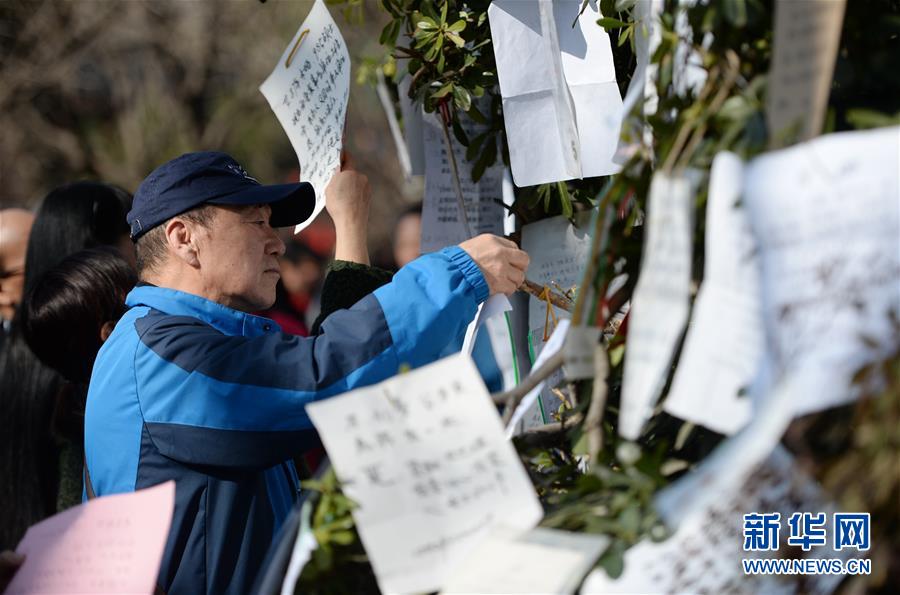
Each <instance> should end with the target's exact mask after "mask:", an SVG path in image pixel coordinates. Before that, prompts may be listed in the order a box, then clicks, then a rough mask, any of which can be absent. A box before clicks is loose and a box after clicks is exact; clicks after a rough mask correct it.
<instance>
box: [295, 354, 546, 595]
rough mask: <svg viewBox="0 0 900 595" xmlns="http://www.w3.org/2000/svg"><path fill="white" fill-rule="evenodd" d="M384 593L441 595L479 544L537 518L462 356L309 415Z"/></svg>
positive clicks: (531, 496)
mask: <svg viewBox="0 0 900 595" xmlns="http://www.w3.org/2000/svg"><path fill="white" fill-rule="evenodd" d="M307 412H308V413H309V415H310V418H311V419H312V421H313V423H314V424H315V426H316V428H317V429H318V430H319V434H320V436H321V437H322V441H323V442H324V444H325V448H326V449H327V451H328V454H329V456H330V458H331V461H332V463H333V464H334V467H335V471H336V473H337V475H338V477H339V478H340V480H341V482H342V484H343V486H344V490H345V492H346V494H347V495H348V496H349V497H350V498H352V499H353V500H354V501H356V502H357V503H358V504H359V508H358V509H357V510H355V511H354V519H355V521H356V526H357V528H358V529H359V533H360V537H361V538H362V541H363V545H364V546H365V547H366V551H367V552H368V554H369V558H370V560H371V561H372V565H373V568H374V570H375V574H376V576H377V578H378V582H379V586H380V587H381V589H382V591H384V592H399V593H408V592H425V591H435V590H438V589H440V588H441V587H442V586H443V584H444V581H445V580H446V578H447V576H448V575H447V573H448V572H449V571H450V570H451V569H452V567H453V565H454V564H456V563H458V562H459V561H460V559H461V556H464V555H465V554H466V553H467V552H468V551H469V550H470V549H471V548H472V547H474V545H475V544H477V542H478V541H479V539H481V538H482V537H483V536H484V531H485V530H487V529H490V528H493V527H495V526H499V525H504V526H509V527H511V528H514V529H520V530H526V529H530V528H531V527H533V526H534V525H535V524H537V522H538V521H539V520H540V518H541V516H542V511H541V507H540V504H539V503H538V500H537V496H536V495H535V493H534V488H533V487H532V485H531V482H530V480H529V479H528V476H527V474H526V472H525V470H524V468H523V467H522V464H521V462H520V461H519V459H518V457H517V455H516V454H515V451H514V450H513V447H512V445H511V444H509V443H508V442H507V441H506V440H505V439H504V436H503V431H502V426H501V423H500V418H499V416H498V415H497V411H496V409H495V408H494V405H493V403H492V402H491V400H490V397H489V395H488V393H487V390H486V388H485V387H484V384H483V383H482V382H481V380H480V377H479V376H478V373H477V370H476V368H475V366H474V364H473V363H472V360H471V359H470V358H469V357H468V356H467V355H462V354H461V355H455V356H451V357H448V358H446V359H443V360H440V361H439V362H437V363H434V364H431V365H429V366H426V367H423V368H420V369H419V370H416V371H413V372H410V373H407V374H401V375H399V376H396V377H394V378H392V379H390V380H387V381H385V382H383V383H381V384H379V385H376V386H372V387H368V388H363V389H359V390H355V391H352V392H350V393H347V394H345V395H342V396H339V397H334V398H331V399H328V400H325V401H321V402H318V403H314V404H311V405H308V406H307Z"/></svg>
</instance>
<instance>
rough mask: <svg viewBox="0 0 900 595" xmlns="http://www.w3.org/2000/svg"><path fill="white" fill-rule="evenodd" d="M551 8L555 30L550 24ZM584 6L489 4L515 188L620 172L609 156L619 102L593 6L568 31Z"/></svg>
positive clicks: (520, 0)
mask: <svg viewBox="0 0 900 595" xmlns="http://www.w3.org/2000/svg"><path fill="white" fill-rule="evenodd" d="M551 4H552V12H553V20H554V21H555V25H556V27H555V30H553V28H552V27H549V26H548V24H549V23H548V17H549V12H550V10H549V9H550V8H551ZM581 4H582V3H581V2H580V0H557V1H555V2H552V3H551V2H550V1H549V0H494V2H493V3H491V6H490V8H489V9H488V18H489V19H490V26H491V37H492V40H493V47H494V56H495V57H496V60H497V77H498V79H499V82H500V92H501V94H502V96H503V114H504V119H505V124H506V134H507V137H508V138H509V150H510V162H511V165H512V175H513V179H514V180H515V183H516V185H517V186H532V185H535V184H544V183H548V182H556V181H560V180H569V179H573V178H590V177H596V176H604V175H609V174H612V173H616V172H617V171H618V170H619V166H618V165H617V164H615V163H613V161H612V157H613V154H614V153H615V150H616V145H617V144H618V138H619V127H620V125H621V117H622V97H621V95H620V94H619V89H618V86H617V83H616V72H615V67H614V66H613V60H612V48H611V46H610V42H609V36H608V35H607V34H606V32H605V31H604V30H603V29H602V28H601V27H598V26H597V25H596V21H597V19H598V18H600V14H599V12H597V10H596V8H594V7H592V6H590V5H589V6H587V8H585V11H584V14H582V16H581V18H579V19H578V22H577V24H576V25H575V27H574V28H573V27H572V23H573V22H574V21H575V20H576V17H577V16H578V13H579V11H580V9H581ZM542 14H543V15H544V16H543V18H542ZM554 34H555V35H554Z"/></svg>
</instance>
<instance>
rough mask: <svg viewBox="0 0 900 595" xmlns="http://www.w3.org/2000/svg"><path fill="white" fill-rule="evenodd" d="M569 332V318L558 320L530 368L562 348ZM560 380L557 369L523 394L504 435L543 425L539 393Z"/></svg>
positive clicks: (511, 434) (542, 363) (536, 366)
mask: <svg viewBox="0 0 900 595" xmlns="http://www.w3.org/2000/svg"><path fill="white" fill-rule="evenodd" d="M568 332H569V319H568V318H564V319H563V320H560V321H559V324H558V325H557V326H556V329H555V330H554V331H553V334H552V335H550V339H549V340H548V341H547V343H546V344H545V345H544V348H543V349H542V350H541V352H540V353H539V354H538V356H537V358H536V359H535V360H534V364H533V365H532V370H538V369H539V368H540V367H541V366H542V365H544V362H546V361H547V360H548V359H550V358H551V357H553V356H554V355H556V354H557V353H559V350H560V349H562V348H563V345H565V342H566V335H567V334H568ZM560 381H562V371H561V370H560V371H558V372H556V373H555V374H552V375H550V376H549V377H548V378H547V379H546V380H544V382H541V383H540V384H538V385H537V386H535V387H534V388H533V389H531V391H529V393H528V394H527V395H525V396H524V397H523V398H522V400H521V401H519V405H518V406H517V407H516V410H515V411H514V412H513V415H512V417H511V418H510V420H509V423H508V424H507V425H506V437H507V438H512V437H513V436H516V435H518V434H521V433H522V432H523V431H524V430H528V429H530V428H534V427H537V426H541V425H543V424H544V423H545V422H544V420H543V418H542V417H541V415H540V404H539V403H538V397H539V396H540V395H541V391H542V390H543V388H544V386H556V385H557V384H559V382H560Z"/></svg>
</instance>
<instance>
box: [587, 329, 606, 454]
mask: <svg viewBox="0 0 900 595" xmlns="http://www.w3.org/2000/svg"><path fill="white" fill-rule="evenodd" d="M608 375H609V358H608V356H607V355H606V350H605V349H604V348H603V346H602V345H597V346H596V347H595V348H594V387H593V389H592V390H591V404H590V405H589V406H588V411H587V416H586V417H585V420H584V432H585V434H586V435H587V442H588V454H589V455H590V456H591V457H593V456H594V455H595V454H597V453H598V452H600V449H602V448H603V412H604V411H605V410H606V395H607V392H608V390H609V386H608V385H607V383H606V377H607V376H608Z"/></svg>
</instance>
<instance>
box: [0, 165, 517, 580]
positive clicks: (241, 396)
mask: <svg viewBox="0 0 900 595" xmlns="http://www.w3.org/2000/svg"><path fill="white" fill-rule="evenodd" d="M369 192H370V190H369V187H368V181H367V179H366V177H365V176H364V175H362V174H360V173H359V172H356V171H354V170H353V169H352V168H351V167H348V166H345V167H343V168H342V169H341V170H340V171H338V172H336V173H335V175H334V177H333V179H332V181H331V183H330V185H329V187H328V189H327V191H326V196H327V200H326V209H327V211H328V214H329V215H330V217H331V219H332V220H333V222H334V229H335V235H334V246H333V255H332V254H328V253H326V252H325V251H324V250H323V249H322V247H321V246H319V247H318V250H317V249H315V248H313V247H310V246H309V245H304V244H302V243H300V242H297V241H295V240H294V238H292V236H291V235H290V233H289V232H288V233H287V234H284V233H281V232H279V231H277V230H276V228H278V227H286V228H290V227H292V226H293V225H295V224H298V223H301V222H304V221H306V220H307V218H308V217H309V216H310V214H311V212H312V205H313V203H314V201H315V195H314V192H313V190H312V188H311V186H309V185H308V184H305V183H297V184H281V185H274V186H265V185H260V184H259V183H258V182H257V181H256V180H255V179H254V178H252V177H250V176H249V175H248V174H247V173H246V172H245V171H244V170H243V169H242V168H241V166H240V165H239V164H238V163H237V162H236V161H235V160H234V159H232V158H231V157H229V156H228V155H225V154H223V153H213V152H205V153H191V154H187V155H183V156H181V157H179V158H177V159H174V160H172V161H170V162H168V163H166V164H163V165H162V166H160V167H159V168H157V169H156V170H154V171H153V172H152V173H151V174H150V175H149V176H148V177H147V178H146V179H145V180H144V182H143V183H142V184H141V185H140V187H139V188H138V189H137V191H136V193H135V195H134V196H132V195H131V194H130V193H128V192H127V191H125V190H123V189H121V188H118V187H115V186H113V185H110V184H105V183H101V182H78V183H73V184H69V185H66V186H62V187H60V188H56V189H54V190H53V191H51V192H50V193H49V194H48V195H47V196H46V197H45V198H44V199H43V201H42V202H41V204H40V206H39V208H38V209H37V212H36V213H34V214H32V213H31V212H29V211H26V210H23V209H5V210H2V211H0V315H2V321H3V323H2V330H0V370H2V376H0V408H2V412H3V419H4V420H5V426H6V427H5V430H4V432H3V433H0V436H2V437H0V473H2V477H0V517H2V518H0V550H12V549H14V548H15V546H16V544H17V542H18V541H19V539H21V537H22V536H23V534H24V533H25V531H26V529H27V528H28V527H29V526H30V525H32V524H34V523H36V522H38V521H40V520H42V519H44V518H46V517H48V516H50V515H53V514H55V513H56V512H59V511H62V510H65V509H67V508H69V507H71V506H74V505H77V504H79V503H81V502H83V501H85V500H87V499H90V498H93V497H95V496H104V495H109V494H115V493H122V492H129V491H134V490H137V489H141V488H145V487H149V486H151V485H156V484H158V483H162V482H164V481H167V480H171V479H174V480H175V481H176V506H175V513H174V519H173V523H172V529H171V531H170V535H169V540H168V543H167V546H166V549H165V552H164V556H163V560H162V567H161V570H160V574H159V580H158V586H159V588H160V589H162V590H163V591H164V592H167V593H179V592H190V593H197V592H216V593H224V592H236V593H242V592H246V591H247V590H248V589H249V588H250V586H251V585H252V582H253V580H254V579H255V577H256V574H257V573H258V572H259V570H260V566H261V564H262V561H263V556H264V555H265V552H266V551H267V549H268V546H269V545H270V543H271V541H272V539H273V538H274V536H275V534H276V532H277V530H278V528H279V525H280V523H281V522H282V521H283V520H284V518H285V516H286V514H287V513H288V511H289V510H290V508H291V507H292V505H293V504H294V501H295V499H296V498H297V494H298V490H299V481H298V480H299V478H300V477H301V475H302V474H303V473H309V472H310V471H311V470H313V469H314V468H315V465H316V464H317V462H318V459H319V458H320V457H321V454H322V453H321V451H320V450H318V448H319V447H318V440H317V436H316V434H315V431H314V429H313V428H312V425H311V423H310V421H309V419H308V418H307V416H306V414H305V412H304V404H305V403H308V402H310V401H312V400H316V399H322V398H327V397H330V396H333V395H336V394H339V393H341V392H344V391H346V390H349V389H352V388H354V387H357V386H363V385H367V384H371V383H374V382H378V381H380V380H383V379H385V378H387V377H390V376H392V375H393V374H395V373H397V371H398V370H399V369H400V368H401V367H402V366H405V365H409V366H412V367H416V366H420V365H424V364H426V363H429V362H431V361H433V360H435V359H437V358H438V357H440V356H441V355H444V354H446V352H447V350H448V349H451V350H452V349H453V345H458V343H459V339H460V338H461V336H462V334H463V332H464V330H465V326H466V324H467V322H468V321H469V320H471V318H472V317H473V315H474V313H475V311H476V309H477V307H478V304H479V303H480V302H482V301H484V300H485V299H487V297H488V296H489V295H490V294H493V293H497V292H503V293H511V292H512V291H514V290H515V289H516V287H518V286H519V285H520V284H521V282H522V281H523V279H524V275H525V270H526V269H527V265H528V257H527V255H526V254H525V253H524V252H522V251H521V250H519V249H518V248H517V247H516V246H515V244H513V243H512V242H510V241H508V240H505V239H503V238H499V237H496V236H490V235H483V236H478V237H476V238H473V239H471V240H468V241H466V242H464V243H462V244H461V245H460V246H454V247H450V248H447V249H444V250H442V251H439V252H436V253H433V254H429V255H425V256H422V257H419V256H418V245H417V236H418V226H419V221H418V219H419V217H420V215H419V212H417V211H416V209H415V208H413V209H411V210H409V211H408V212H404V213H402V214H401V215H400V216H399V217H398V218H397V226H396V233H395V234H394V238H395V254H396V257H397V265H398V267H397V268H398V269H399V270H398V271H397V272H396V273H392V272H389V271H387V270H384V269H381V268H377V267H373V266H371V264H370V262H369V255H368V248H367V225H368V200H369ZM419 211H420V209H419ZM285 237H286V238H287V242H285V241H283V238H285ZM330 248H331V247H330V246H327V247H326V250H329V249H330ZM329 251H330V250H329ZM332 257H333V260H331V262H330V263H329V264H328V267H327V274H326V268H325V263H326V262H327V261H328V260H329V259H330V258H332ZM457 348H458V347H457ZM19 562H20V561H18V560H15V557H14V556H11V554H10V553H9V552H4V555H3V564H4V567H5V568H9V567H10V566H14V565H15V564H18V563H19Z"/></svg>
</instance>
